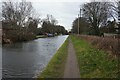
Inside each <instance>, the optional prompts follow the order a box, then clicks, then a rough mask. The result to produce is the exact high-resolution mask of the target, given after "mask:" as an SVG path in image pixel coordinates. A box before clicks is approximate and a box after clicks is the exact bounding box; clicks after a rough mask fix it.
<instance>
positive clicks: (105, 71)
mask: <svg viewBox="0 0 120 80" xmlns="http://www.w3.org/2000/svg"><path fill="white" fill-rule="evenodd" d="M70 38H71V39H72V42H73V44H74V47H75V50H76V55H77V59H78V64H79V69H80V76H81V78H118V77H119V76H118V73H119V67H118V62H119V61H118V58H117V57H115V56H111V55H110V54H107V53H106V52H104V51H102V50H98V49H95V48H93V47H92V46H91V45H90V44H89V43H88V42H86V41H85V40H81V39H78V38H77V37H76V36H70Z"/></svg>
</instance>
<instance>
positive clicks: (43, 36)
mask: <svg viewBox="0 0 120 80" xmlns="http://www.w3.org/2000/svg"><path fill="white" fill-rule="evenodd" d="M46 37H47V36H46V35H37V36H36V39H37V38H46Z"/></svg>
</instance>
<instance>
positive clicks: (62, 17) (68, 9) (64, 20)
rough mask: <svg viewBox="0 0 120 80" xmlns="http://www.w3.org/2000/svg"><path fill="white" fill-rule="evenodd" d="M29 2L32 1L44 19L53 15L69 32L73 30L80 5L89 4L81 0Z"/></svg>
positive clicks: (85, 0)
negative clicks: (73, 23)
mask: <svg viewBox="0 0 120 80" xmlns="http://www.w3.org/2000/svg"><path fill="white" fill-rule="evenodd" d="M28 1H32V3H33V7H34V8H35V10H36V12H37V14H39V15H40V17H41V18H42V19H44V18H46V15H47V14H50V15H53V16H54V17H55V18H56V20H58V24H59V25H63V26H64V27H65V29H67V30H69V29H71V27H72V22H73V20H75V18H77V16H78V13H79V7H80V5H81V4H83V3H85V2H88V0H84V2H83V1H79V0H71V1H68V0H66V1H65V0H59V1H57V0H51V1H48V0H42V1H39V2H38V1H37V0H34V1H33V0H28Z"/></svg>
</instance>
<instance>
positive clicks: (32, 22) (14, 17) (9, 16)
mask: <svg viewBox="0 0 120 80" xmlns="http://www.w3.org/2000/svg"><path fill="white" fill-rule="evenodd" d="M1 22H2V29H3V42H5V40H8V39H9V40H11V41H12V42H16V41H26V40H31V39H35V38H36V35H43V34H45V33H52V34H54V33H58V34H66V33H67V31H66V30H65V28H64V26H61V25H57V23H58V21H57V20H56V19H55V18H54V17H53V16H52V15H47V18H46V19H41V18H40V16H39V14H37V13H36V12H35V9H34V7H33V5H32V3H31V2H26V1H25V0H21V2H12V1H8V2H2V21H1ZM40 24H41V28H38V25H40Z"/></svg>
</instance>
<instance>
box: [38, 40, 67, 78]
mask: <svg viewBox="0 0 120 80" xmlns="http://www.w3.org/2000/svg"><path fill="white" fill-rule="evenodd" d="M67 47H68V39H67V40H66V41H65V42H64V44H63V45H62V46H61V47H60V48H59V50H58V51H57V53H56V54H55V55H54V56H53V58H52V59H51V60H50V62H49V63H48V65H47V67H46V68H45V69H44V71H43V72H42V73H41V74H40V76H39V77H38V78H61V77H63V75H64V74H63V73H64V66H65V63H66V57H67Z"/></svg>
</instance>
